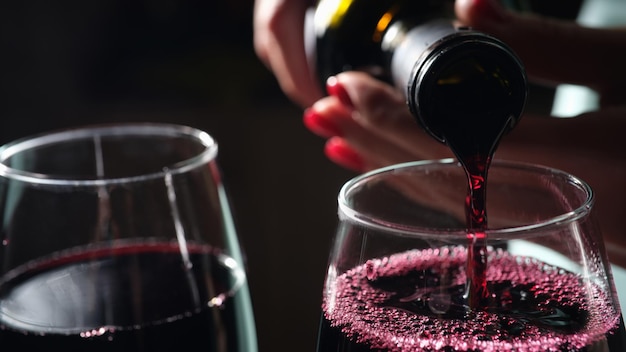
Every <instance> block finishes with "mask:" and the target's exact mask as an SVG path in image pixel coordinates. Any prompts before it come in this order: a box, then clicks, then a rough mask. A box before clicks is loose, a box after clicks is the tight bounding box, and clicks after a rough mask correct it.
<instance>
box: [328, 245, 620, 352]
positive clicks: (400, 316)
mask: <svg viewBox="0 0 626 352" xmlns="http://www.w3.org/2000/svg"><path fill="white" fill-rule="evenodd" d="M466 259H467V252H466V249H465V248H461V247H455V248H442V249H428V250H422V251H419V250H414V251H408V252H404V253H399V254H396V255H393V256H390V257H386V258H382V259H374V260H370V261H368V262H367V263H365V264H364V265H361V266H358V267H356V268H353V269H351V270H349V271H347V272H345V273H344V274H342V275H340V276H339V277H338V278H337V279H336V281H335V282H334V283H332V284H331V285H332V286H331V287H327V292H331V294H329V295H327V296H326V297H325V298H324V302H323V309H324V314H325V318H326V319H328V320H329V321H330V324H331V326H333V327H335V328H338V329H340V330H341V331H342V333H343V334H344V335H345V336H346V337H347V338H348V339H349V340H351V341H353V342H357V343H360V344H363V345H366V346H369V347H370V348H371V349H373V350H385V351H398V352H401V351H416V350H425V351H439V350H442V349H444V348H447V349H448V350H450V349H451V348H454V350H455V351H483V352H494V351H510V350H514V351H520V352H539V351H563V350H568V351H570V350H578V349H581V348H584V347H585V346H588V345H590V344H593V343H594V342H596V341H598V340H601V339H603V338H604V337H605V334H607V333H610V331H611V330H614V329H615V328H616V327H617V326H618V325H619V321H620V313H619V311H618V309H617V308H616V307H614V306H613V304H612V301H611V299H610V296H608V295H607V293H605V292H604V291H603V290H602V289H601V288H600V287H598V286H595V285H593V284H591V285H587V286H585V285H583V284H582V279H581V277H580V276H578V275H576V274H574V273H571V272H569V271H566V270H563V269H561V268H558V267H555V266H551V265H547V264H545V263H543V262H541V261H538V260H536V259H531V258H526V257H519V256H513V255H511V254H509V253H507V252H505V251H502V250H490V252H489V266H488V270H487V280H488V281H489V282H501V281H508V280H510V281H512V282H513V283H514V284H518V285H524V284H526V285H528V284H531V287H532V288H533V292H534V293H535V297H537V295H541V296H540V297H542V299H543V297H545V304H554V303H555V302H558V305H560V306H568V305H577V306H579V307H582V308H583V309H584V310H586V311H587V312H588V316H587V319H586V321H585V322H584V324H583V326H582V327H581V328H580V329H578V330H576V331H574V332H569V333H568V332H561V331H558V329H550V328H547V327H545V326H544V327H542V326H538V325H535V324H525V325H524V329H523V330H522V331H520V332H516V334H514V335H512V334H509V333H508V332H507V331H506V330H502V329H498V326H501V325H502V324H506V323H507V322H508V321H509V320H513V318H511V317H508V316H505V315H498V314H495V313H489V312H487V311H474V312H471V314H469V316H470V317H471V318H440V317H437V315H436V314H432V315H428V316H427V315H418V314H415V313H413V312H410V311H406V310H403V309H399V308H397V307H393V306H389V305H385V302H386V301H387V300H388V299H389V297H390V295H391V293H389V292H387V291H384V290H381V289H377V288H375V287H373V286H372V285H370V284H369V283H368V282H370V281H371V280H376V279H378V278H381V277H388V276H397V275H400V276H401V275H403V274H406V273H408V272H411V271H419V270H423V269H428V268H433V267H439V268H441V267H443V266H446V267H448V268H455V269H454V270H457V269H456V268H458V274H459V275H457V276H456V277H454V278H453V280H454V282H451V283H450V284H459V285H461V284H464V283H465V280H466V277H465V274H464V272H463V268H464V265H465V263H466ZM564 348H565V349H564Z"/></svg>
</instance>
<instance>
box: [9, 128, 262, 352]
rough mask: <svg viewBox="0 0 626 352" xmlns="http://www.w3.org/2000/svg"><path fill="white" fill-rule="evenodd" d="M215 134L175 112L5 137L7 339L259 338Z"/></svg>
mask: <svg viewBox="0 0 626 352" xmlns="http://www.w3.org/2000/svg"><path fill="white" fill-rule="evenodd" d="M217 148H218V147H217V144H216V142H215V141H214V140H213V138H212V137H211V136H210V135H209V134H207V133H205V132H203V131H200V130H197V129H194V128H191V127H185V126H177V125H167V124H121V125H102V126H90V127H85V128H76V129H71V130H66V131H61V132H54V133H48V134H44V135H39V136H35V137H32V138H27V139H23V140H19V141H16V142H13V143H10V144H7V145H5V146H4V147H2V148H1V149H0V216H1V220H2V222H1V223H2V225H1V228H0V230H1V232H0V235H1V238H2V243H1V247H0V348H1V349H2V351H44V350H45V351H50V350H62V351H107V352H108V351H111V352H112V351H116V352H117V351H135V352H137V351H150V352H152V351H176V350H185V351H203V352H209V351H214V352H226V351H229V352H230V351H239V352H244V351H245V352H250V351H252V352H254V351H256V349H257V347H256V335H255V327H254V319H253V314H252V307H251V302H250V297H249V293H248V286H247V281H246V273H245V269H244V262H243V258H242V251H241V249H240V247H239V242H238V238H237V234H236V232H235V226H234V224H233V219H232V217H231V214H230V209H229V204H228V200H227V195H226V192H225V190H224V186H223V183H222V179H221V176H220V170H219V168H218V165H217V161H216V158H217Z"/></svg>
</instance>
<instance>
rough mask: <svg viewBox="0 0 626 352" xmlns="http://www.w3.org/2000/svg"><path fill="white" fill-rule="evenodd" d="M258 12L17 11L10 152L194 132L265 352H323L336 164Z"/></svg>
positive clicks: (23, 5) (89, 6)
mask: <svg viewBox="0 0 626 352" xmlns="http://www.w3.org/2000/svg"><path fill="white" fill-rule="evenodd" d="M252 8H253V3H252V0H245V1H241V0H238V1H216V0H209V1H206V0H197V1H195V0H144V1H141V0H88V1H82V0H75V1H49V0H39V1H28V0H26V1H13V2H8V1H3V2H2V3H1V4H0V121H1V124H0V143H5V142H7V141H9V140H13V139H15V138H19V137H23V136H26V135H30V134H33V133H38V132H42V131H47V130H52V129H59V128H64V127H69V126H78V125H84V124H91V123H101V122H112V121H163V122H174V123H180V124H185V125H190V126H194V127H197V128H200V129H203V130H205V131H207V132H209V133H210V134H212V135H213V136H214V137H215V138H216V139H217V141H218V142H219V144H220V151H219V163H220V166H221V168H222V172H223V174H224V180H225V182H226V186H227V189H228V191H229V194H230V196H231V201H232V207H233V212H234V216H235V221H236V224H237V226H238V230H239V236H240V238H241V242H242V247H243V248H244V250H245V254H246V258H247V260H248V262H247V268H248V274H249V283H250V290H251V295H252V299H253V305H254V309H255V315H256V322H257V333H258V340H259V349H260V351H293V350H298V351H313V350H314V346H315V341H316V335H317V328H318V323H319V313H320V312H319V306H320V302H321V290H322V289H321V288H322V283H323V279H324V273H325V269H326V268H325V266H326V263H327V257H328V247H329V242H330V238H331V236H332V234H333V232H334V227H335V216H336V195H337V192H338V190H339V187H340V186H341V184H342V183H343V182H344V181H345V180H347V179H348V178H349V177H350V176H352V174H349V173H348V172H346V171H344V170H342V169H341V168H339V167H337V166H335V165H333V164H331V163H330V162H329V161H327V160H326V158H325V157H324V156H323V154H322V148H323V144H324V141H323V140H322V139H320V138H318V137H316V136H314V135H313V134H311V133H310V132H309V131H307V130H306V129H305V128H304V126H303V125H302V122H301V119H302V110H301V109H300V108H298V107H296V106H294V105H293V104H291V103H290V102H289V101H288V100H287V99H286V98H285V97H284V96H283V94H282V93H281V91H280V89H279V88H278V85H277V84H276V82H275V80H274V77H273V75H272V74H271V73H270V72H269V71H268V70H267V69H265V67H264V66H263V65H262V64H261V63H260V62H259V61H258V59H257V58H256V56H255V54H254V51H253V47H252Z"/></svg>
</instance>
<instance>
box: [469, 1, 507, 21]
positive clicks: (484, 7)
mask: <svg viewBox="0 0 626 352" xmlns="http://www.w3.org/2000/svg"><path fill="white" fill-rule="evenodd" d="M473 1H474V6H475V7H476V9H477V11H479V13H480V14H481V15H482V16H483V19H488V20H492V21H496V22H502V21H504V20H505V18H506V16H505V12H504V8H503V7H502V5H500V3H499V2H497V1H495V0H473Z"/></svg>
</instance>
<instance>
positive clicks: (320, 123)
mask: <svg viewBox="0 0 626 352" xmlns="http://www.w3.org/2000/svg"><path fill="white" fill-rule="evenodd" d="M302 122H304V125H305V126H306V128H308V129H309V130H310V131H311V132H313V133H315V134H317V135H319V136H321V137H324V138H329V137H333V136H342V135H343V132H342V131H341V129H339V127H338V126H337V125H335V124H334V123H333V121H332V120H329V119H326V118H324V117H322V116H320V114H318V113H317V112H316V111H315V110H313V109H312V108H308V109H306V110H304V117H303V118H302Z"/></svg>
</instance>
